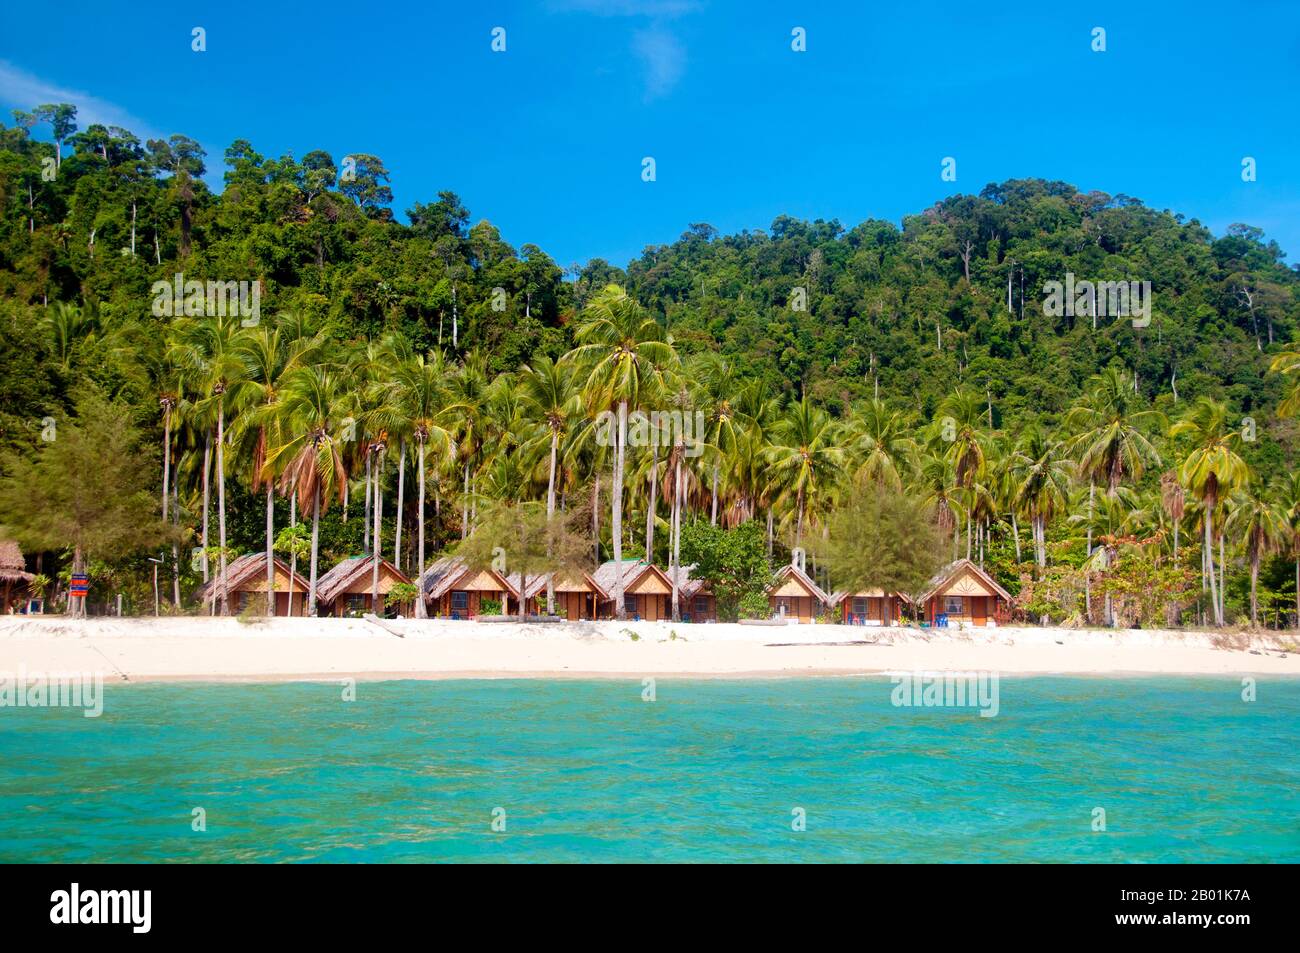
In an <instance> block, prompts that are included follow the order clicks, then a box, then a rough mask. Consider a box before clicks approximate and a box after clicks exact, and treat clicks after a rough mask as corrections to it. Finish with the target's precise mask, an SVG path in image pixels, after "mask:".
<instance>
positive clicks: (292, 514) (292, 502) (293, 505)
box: [288, 493, 298, 615]
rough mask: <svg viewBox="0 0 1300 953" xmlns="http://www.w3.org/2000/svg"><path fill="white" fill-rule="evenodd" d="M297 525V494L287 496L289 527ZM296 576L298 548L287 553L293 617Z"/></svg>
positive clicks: (290, 604) (295, 547)
mask: <svg viewBox="0 0 1300 953" xmlns="http://www.w3.org/2000/svg"><path fill="white" fill-rule="evenodd" d="M297 525H298V494H297V493H290V494H289V527H290V528H291V529H292V528H293V527H295V526H297ZM296 575H298V547H297V546H294V548H293V550H292V551H291V552H290V553H289V612H288V614H289V615H293V580H294V577H295V576H296Z"/></svg>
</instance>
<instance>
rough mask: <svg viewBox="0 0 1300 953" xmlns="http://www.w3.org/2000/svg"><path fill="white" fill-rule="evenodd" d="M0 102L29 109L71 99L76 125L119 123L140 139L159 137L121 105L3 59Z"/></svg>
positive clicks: (1, 64)
mask: <svg viewBox="0 0 1300 953" xmlns="http://www.w3.org/2000/svg"><path fill="white" fill-rule="evenodd" d="M0 102H3V103H6V104H8V105H9V106H10V107H12V108H14V109H22V110H30V109H31V108H32V107H33V106H39V105H42V104H44V103H72V104H73V105H74V106H76V107H77V127H78V128H79V129H85V128H86V127H87V126H90V125H92V124H94V123H102V124H103V125H105V126H121V127H122V128H123V129H129V130H131V131H132V132H133V133H135V134H136V135H137V136H139V137H140V139H141V141H143V140H145V139H160V138H163V136H162V135H161V134H160V133H159V132H158V131H157V130H155V129H154V128H153V126H152V125H150V124H149V123H147V122H145V121H144V120H143V119H141V118H139V117H138V116H134V115H132V114H131V113H130V112H128V111H127V110H125V109H123V108H122V107H121V106H118V105H116V104H114V103H110V102H108V101H107V100H104V99H100V98H99V97H98V96H92V95H91V94H90V93H86V92H82V91H80V90H75V89H69V88H68V87H66V86H60V85H58V84H57V83H51V82H48V81H46V80H43V79H41V78H40V77H39V76H33V75H32V74H31V73H28V72H27V71H26V70H22V69H19V68H18V67H17V66H14V65H13V64H12V63H9V62H7V61H5V60H0ZM4 121H5V123H6V125H8V124H9V117H8V116H5V117H4Z"/></svg>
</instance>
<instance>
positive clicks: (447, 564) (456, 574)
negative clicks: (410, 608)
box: [419, 556, 519, 601]
mask: <svg viewBox="0 0 1300 953" xmlns="http://www.w3.org/2000/svg"><path fill="white" fill-rule="evenodd" d="M484 571H485V572H486V573H487V574H488V575H489V576H492V577H493V578H494V579H496V580H498V581H499V582H500V583H501V591H502V592H508V593H509V594H510V595H512V596H514V597H515V598H516V599H518V598H519V586H518V585H517V584H515V583H514V582H512V581H511V580H510V579H507V578H506V577H505V576H503V575H501V573H499V572H497V571H496V570H495V569H487V570H484ZM477 576H478V572H477V571H475V570H474V569H472V568H470V565H469V564H468V563H467V562H465V560H463V559H461V558H460V557H459V556H443V557H442V558H441V559H437V560H434V562H432V563H431V564H429V566H427V567H426V568H425V570H424V575H422V576H421V577H420V582H419V586H420V591H421V592H422V593H424V598H425V599H428V600H435V601H436V600H438V599H441V598H442V597H443V596H444V595H446V594H447V593H448V592H450V591H451V590H453V589H455V588H456V584H457V583H459V582H461V581H462V580H464V579H465V578H466V577H469V578H471V579H473V578H474V577H477Z"/></svg>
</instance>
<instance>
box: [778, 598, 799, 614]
mask: <svg viewBox="0 0 1300 953" xmlns="http://www.w3.org/2000/svg"><path fill="white" fill-rule="evenodd" d="M776 614H777V615H794V614H795V612H794V600H793V599H791V598H790V597H789V596H777V599H776Z"/></svg>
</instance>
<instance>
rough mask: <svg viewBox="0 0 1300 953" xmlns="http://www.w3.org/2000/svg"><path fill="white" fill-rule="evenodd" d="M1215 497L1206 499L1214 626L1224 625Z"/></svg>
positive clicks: (1207, 550)
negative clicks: (1217, 565) (1216, 570)
mask: <svg viewBox="0 0 1300 953" xmlns="http://www.w3.org/2000/svg"><path fill="white" fill-rule="evenodd" d="M1213 523H1214V497H1213V496H1206V498H1205V558H1206V567H1207V570H1208V574H1209V577H1210V604H1211V605H1212V606H1213V607H1214V624H1215V625H1223V608H1222V606H1220V605H1219V587H1218V582H1217V580H1216V579H1215V577H1214V529H1213V526H1212V524H1213Z"/></svg>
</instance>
